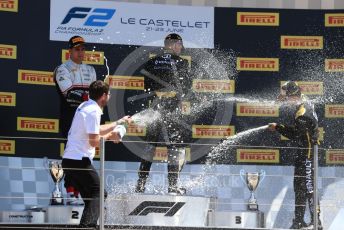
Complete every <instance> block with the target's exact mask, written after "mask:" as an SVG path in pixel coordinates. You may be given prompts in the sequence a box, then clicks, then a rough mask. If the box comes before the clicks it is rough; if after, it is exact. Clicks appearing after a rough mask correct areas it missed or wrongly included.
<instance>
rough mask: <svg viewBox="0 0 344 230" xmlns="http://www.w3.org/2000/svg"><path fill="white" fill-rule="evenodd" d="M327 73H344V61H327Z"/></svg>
mask: <svg viewBox="0 0 344 230" xmlns="http://www.w3.org/2000/svg"><path fill="white" fill-rule="evenodd" d="M325 71H326V72H344V59H325Z"/></svg>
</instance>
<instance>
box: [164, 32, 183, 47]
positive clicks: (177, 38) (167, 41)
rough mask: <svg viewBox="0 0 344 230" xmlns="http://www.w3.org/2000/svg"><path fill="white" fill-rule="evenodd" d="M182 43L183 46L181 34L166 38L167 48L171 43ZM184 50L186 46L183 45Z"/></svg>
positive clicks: (170, 35)
mask: <svg viewBox="0 0 344 230" xmlns="http://www.w3.org/2000/svg"><path fill="white" fill-rule="evenodd" d="M171 41H172V42H181V44H182V45H183V39H182V37H181V36H180V35H179V34H169V35H167V36H166V37H165V46H166V45H167V44H168V43H169V42H171ZM183 48H184V45H183Z"/></svg>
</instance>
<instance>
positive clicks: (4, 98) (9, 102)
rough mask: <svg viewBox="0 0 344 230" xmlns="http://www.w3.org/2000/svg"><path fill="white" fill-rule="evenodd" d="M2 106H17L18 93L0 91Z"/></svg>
mask: <svg viewBox="0 0 344 230" xmlns="http://www.w3.org/2000/svg"><path fill="white" fill-rule="evenodd" d="M0 106H16V93H8V92H0Z"/></svg>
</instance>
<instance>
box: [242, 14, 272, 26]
mask: <svg viewBox="0 0 344 230" xmlns="http://www.w3.org/2000/svg"><path fill="white" fill-rule="evenodd" d="M237 25H238V26H279V13H265V12H237Z"/></svg>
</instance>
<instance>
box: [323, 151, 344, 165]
mask: <svg viewBox="0 0 344 230" xmlns="http://www.w3.org/2000/svg"><path fill="white" fill-rule="evenodd" d="M326 164H344V149H329V150H327V151H326Z"/></svg>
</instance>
